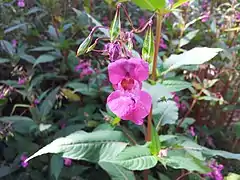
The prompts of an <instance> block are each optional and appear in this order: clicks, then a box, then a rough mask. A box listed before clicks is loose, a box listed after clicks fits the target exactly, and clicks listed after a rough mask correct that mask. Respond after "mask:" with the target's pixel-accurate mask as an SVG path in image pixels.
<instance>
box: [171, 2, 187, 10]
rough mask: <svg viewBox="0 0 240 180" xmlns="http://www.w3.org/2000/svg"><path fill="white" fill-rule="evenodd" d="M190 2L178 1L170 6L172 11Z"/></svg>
mask: <svg viewBox="0 0 240 180" xmlns="http://www.w3.org/2000/svg"><path fill="white" fill-rule="evenodd" d="M188 1H190V0H178V2H176V3H174V4H173V6H172V10H174V9H176V8H178V7H179V6H181V5H183V4H184V3H186V2H188Z"/></svg>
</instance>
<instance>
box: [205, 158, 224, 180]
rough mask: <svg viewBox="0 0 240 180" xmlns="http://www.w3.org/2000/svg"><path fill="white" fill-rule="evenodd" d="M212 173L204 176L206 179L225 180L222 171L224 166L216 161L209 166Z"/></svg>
mask: <svg viewBox="0 0 240 180" xmlns="http://www.w3.org/2000/svg"><path fill="white" fill-rule="evenodd" d="M208 166H209V167H210V168H211V169H212V171H211V172H209V173H207V174H204V176H205V177H210V178H212V179H215V180H223V179H224V178H223V175H222V173H221V171H222V170H223V168H224V166H223V165H222V164H218V163H217V162H216V161H211V162H210V163H209V165H208Z"/></svg>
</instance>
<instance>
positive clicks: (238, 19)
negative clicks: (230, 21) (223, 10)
mask: <svg viewBox="0 0 240 180" xmlns="http://www.w3.org/2000/svg"><path fill="white" fill-rule="evenodd" d="M235 19H236V21H240V12H236V13H235Z"/></svg>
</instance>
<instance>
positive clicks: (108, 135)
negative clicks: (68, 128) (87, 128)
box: [27, 131, 127, 162]
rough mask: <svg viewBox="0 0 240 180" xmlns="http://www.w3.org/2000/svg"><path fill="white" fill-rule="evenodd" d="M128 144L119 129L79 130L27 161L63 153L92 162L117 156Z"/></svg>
mask: <svg viewBox="0 0 240 180" xmlns="http://www.w3.org/2000/svg"><path fill="white" fill-rule="evenodd" d="M126 146H127V143H126V142H124V136H123V134H122V133H121V132H119V131H95V132H92V133H86V132H84V131H77V132H75V133H72V134H70V135H69V136H66V137H63V138H58V139H56V140H54V141H53V142H52V143H50V144H48V145H47V146H45V147H43V148H42V149H40V150H39V151H37V152H36V153H35V154H33V155H32V156H30V157H29V158H28V159H27V161H29V160H31V159H32V158H35V157H37V156H40V155H43V154H47V153H61V155H62V157H66V158H70V159H76V160H86V161H90V162H98V161H108V160H111V159H113V158H115V157H116V156H117V155H118V154H119V153H120V152H121V151H123V150H124V149H125V147H126Z"/></svg>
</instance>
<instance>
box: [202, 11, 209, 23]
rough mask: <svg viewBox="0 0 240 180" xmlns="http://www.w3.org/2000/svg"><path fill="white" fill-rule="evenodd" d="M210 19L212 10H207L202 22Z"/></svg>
mask: <svg viewBox="0 0 240 180" xmlns="http://www.w3.org/2000/svg"><path fill="white" fill-rule="evenodd" d="M209 19H210V12H205V13H204V14H203V17H202V20H201V21H202V22H207V21H208V20H209Z"/></svg>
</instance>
